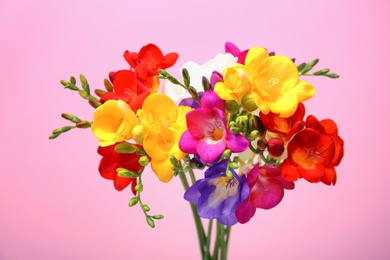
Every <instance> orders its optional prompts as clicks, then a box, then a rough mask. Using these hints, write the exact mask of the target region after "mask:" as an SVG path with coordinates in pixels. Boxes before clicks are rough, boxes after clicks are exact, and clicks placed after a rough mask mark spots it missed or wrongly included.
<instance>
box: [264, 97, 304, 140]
mask: <svg viewBox="0 0 390 260" xmlns="http://www.w3.org/2000/svg"><path fill="white" fill-rule="evenodd" d="M259 116H260V119H261V122H262V123H263V125H264V126H265V128H266V129H267V130H268V131H269V132H272V133H274V134H276V136H278V137H279V138H281V139H283V140H284V141H285V142H287V141H289V140H290V139H291V137H292V136H293V135H295V134H296V133H298V132H299V131H301V130H302V129H303V128H304V127H305V122H304V120H303V118H304V116H305V106H304V105H303V104H302V103H299V104H298V107H297V110H296V111H295V112H294V114H293V115H291V116H290V117H281V116H280V115H278V114H275V113H272V112H269V113H268V114H264V113H263V112H261V111H260V114H259Z"/></svg>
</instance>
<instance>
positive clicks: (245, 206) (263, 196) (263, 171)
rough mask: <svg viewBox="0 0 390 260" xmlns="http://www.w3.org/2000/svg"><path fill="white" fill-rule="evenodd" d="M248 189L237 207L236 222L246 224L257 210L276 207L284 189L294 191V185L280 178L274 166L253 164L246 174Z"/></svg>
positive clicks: (279, 173)
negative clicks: (246, 195) (245, 197)
mask: <svg viewBox="0 0 390 260" xmlns="http://www.w3.org/2000/svg"><path fill="white" fill-rule="evenodd" d="M246 178H247V181H248V184H249V187H250V193H249V196H248V198H247V199H246V200H245V201H244V202H243V203H241V204H239V205H238V208H237V211H236V217H237V219H238V222H240V223H242V224H244V223H246V222H248V221H249V220H250V219H251V218H252V217H253V216H254V215H255V212H256V208H259V209H271V208H273V207H275V206H276V205H278V204H279V203H280V202H281V201H282V199H283V196H284V189H288V190H292V189H294V186H295V185H294V183H293V182H289V181H286V180H285V179H283V178H282V176H281V172H280V169H279V168H278V167H275V166H270V165H267V166H259V164H255V165H254V166H253V167H252V168H251V169H250V170H248V171H247V173H246Z"/></svg>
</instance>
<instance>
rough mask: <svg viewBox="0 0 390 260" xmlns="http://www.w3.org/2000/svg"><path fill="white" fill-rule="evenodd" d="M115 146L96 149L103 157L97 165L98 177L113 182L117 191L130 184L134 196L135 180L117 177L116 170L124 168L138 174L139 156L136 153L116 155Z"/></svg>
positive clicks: (140, 167) (139, 166)
mask: <svg viewBox="0 0 390 260" xmlns="http://www.w3.org/2000/svg"><path fill="white" fill-rule="evenodd" d="M116 145H117V144H113V145H109V146H106V147H101V146H100V147H99V148H98V153H99V154H100V155H101V156H103V157H102V159H101V160H100V164H99V172H100V175H101V176H102V177H103V178H105V179H108V180H113V181H114V187H115V189H116V190H118V191H121V190H123V189H124V188H126V187H127V186H128V185H129V184H130V183H131V190H132V191H133V193H134V195H135V194H136V191H135V190H134V187H135V185H137V179H136V178H126V177H119V176H118V173H117V171H116V169H118V168H125V169H127V170H129V171H133V172H139V171H140V170H141V169H142V166H141V165H140V164H139V163H138V160H139V158H140V157H141V156H140V155H138V154H136V153H117V152H116V151H115V146H116Z"/></svg>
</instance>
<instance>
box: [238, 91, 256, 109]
mask: <svg viewBox="0 0 390 260" xmlns="http://www.w3.org/2000/svg"><path fill="white" fill-rule="evenodd" d="M241 105H242V107H243V108H244V109H245V110H248V111H250V112H252V111H255V110H256V109H257V105H256V103H255V99H254V96H253V94H252V93H251V92H250V93H247V94H245V95H244V96H243V97H242V99H241Z"/></svg>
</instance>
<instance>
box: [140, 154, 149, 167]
mask: <svg viewBox="0 0 390 260" xmlns="http://www.w3.org/2000/svg"><path fill="white" fill-rule="evenodd" d="M138 163H139V164H140V165H141V166H144V167H145V166H146V165H148V163H149V159H148V157H147V156H146V155H144V156H141V157H140V158H139V160H138Z"/></svg>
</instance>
